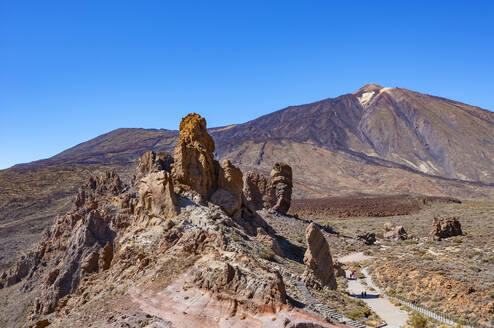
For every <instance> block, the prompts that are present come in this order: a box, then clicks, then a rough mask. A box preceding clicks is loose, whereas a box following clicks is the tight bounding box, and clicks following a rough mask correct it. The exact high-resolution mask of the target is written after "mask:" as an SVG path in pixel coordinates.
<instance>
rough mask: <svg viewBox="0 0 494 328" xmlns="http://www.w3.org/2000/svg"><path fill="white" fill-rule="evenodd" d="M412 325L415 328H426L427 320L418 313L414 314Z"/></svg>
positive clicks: (411, 320) (411, 319)
mask: <svg viewBox="0 0 494 328" xmlns="http://www.w3.org/2000/svg"><path fill="white" fill-rule="evenodd" d="M410 325H411V326H412V327H413V328H426V327H427V318H426V317H424V316H423V315H421V314H420V313H418V312H413V313H412V315H411V316H410Z"/></svg>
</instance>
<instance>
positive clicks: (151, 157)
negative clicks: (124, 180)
mask: <svg viewBox="0 0 494 328" xmlns="http://www.w3.org/2000/svg"><path fill="white" fill-rule="evenodd" d="M172 164H173V157H172V156H171V155H170V154H169V153H166V152H159V153H155V152H154V151H152V150H150V151H148V152H145V153H144V154H143V155H142V156H141V157H140V158H139V159H138V160H137V166H136V173H135V175H134V176H133V177H132V184H136V183H139V182H140V181H141V179H142V178H143V177H145V176H146V175H148V174H149V173H151V172H158V171H167V172H171V169H172Z"/></svg>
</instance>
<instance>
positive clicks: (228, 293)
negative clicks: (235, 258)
mask: <svg viewBox="0 0 494 328" xmlns="http://www.w3.org/2000/svg"><path fill="white" fill-rule="evenodd" d="M195 283H196V284H197V286H199V287H200V288H202V289H205V290H209V291H212V292H213V293H215V294H216V296H217V297H220V298H221V299H223V300H225V299H227V300H231V301H233V302H234V304H233V306H232V307H231V311H232V312H231V315H235V313H236V311H237V310H238V308H239V307H241V308H242V309H247V310H249V311H251V312H263V313H266V312H268V313H276V311H277V310H279V309H280V308H281V307H282V306H283V305H285V304H287V296H286V290H285V284H284V283H283V278H282V277H281V275H280V273H279V272H277V271H275V272H273V273H268V274H266V275H264V276H263V277H262V278H261V279H260V277H256V276H254V275H252V273H248V272H244V271H242V270H241V269H240V268H239V267H238V266H233V265H230V263H225V264H224V266H223V269H217V268H208V269H207V270H203V271H199V272H197V274H196V277H195Z"/></svg>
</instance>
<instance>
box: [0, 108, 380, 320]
mask: <svg viewBox="0 0 494 328" xmlns="http://www.w3.org/2000/svg"><path fill="white" fill-rule="evenodd" d="M213 150H214V142H213V140H212V138H211V137H210V136H209V135H208V134H207V132H206V124H205V120H204V119H203V118H201V117H200V116H199V115H197V114H189V115H188V116H186V117H185V118H184V119H183V120H182V123H181V124H180V140H179V142H178V145H177V147H176V148H175V152H174V153H175V158H174V159H173V166H172V165H170V164H171V161H172V159H171V157H169V156H166V155H165V154H162V153H161V154H156V153H154V152H147V153H145V154H144V155H143V156H142V157H141V158H140V159H139V161H138V165H137V168H136V170H135V175H134V177H133V178H132V181H133V182H132V184H131V185H126V184H124V183H123V182H122V181H121V180H120V177H119V176H118V175H117V174H116V173H115V172H113V171H107V172H105V173H104V174H103V175H102V176H100V177H91V178H89V179H88V181H87V183H86V184H85V185H84V186H82V188H81V189H80V190H79V192H78V194H77V196H76V197H75V201H74V204H73V206H72V207H71V209H70V210H69V211H68V212H67V213H66V214H64V215H61V216H57V218H56V219H55V222H54V224H53V226H52V227H51V228H50V229H49V230H47V231H46V232H45V233H44V235H43V238H42V240H41V242H40V243H39V244H38V245H37V247H36V248H35V249H34V250H32V251H30V252H28V253H27V254H26V255H25V256H23V258H22V259H21V260H19V261H18V262H17V263H16V265H15V266H13V267H12V268H11V269H10V270H9V271H8V272H5V273H3V274H2V275H1V276H0V278H1V280H0V302H1V304H2V309H4V311H1V313H0V326H2V327H46V326H50V327H88V326H94V327H149V328H151V327H156V328H157V327H199V326H201V327H292V328H295V327H320V328H325V327H337V325H333V324H331V322H328V321H327V320H326V319H325V318H324V316H323V314H324V313H322V312H321V310H319V312H318V310H317V309H316V308H314V307H311V306H310V304H304V303H301V301H305V299H303V298H302V297H301V295H300V292H297V288H296V285H295V283H294V282H293V281H292V280H295V279H298V280H301V279H302V277H301V275H300V274H299V271H301V269H302V268H303V264H302V259H301V256H300V247H298V246H295V245H293V244H291V243H290V242H289V241H287V240H284V239H282V238H280V237H278V236H277V235H276V233H275V231H274V229H273V228H272V227H271V226H270V225H269V224H268V223H267V222H266V221H265V219H264V217H263V215H274V214H275V213H276V212H278V211H280V212H278V213H279V215H280V217H281V218H284V219H291V220H295V219H294V218H288V217H285V216H283V211H285V210H286V209H287V208H283V206H279V205H280V202H281V203H282V202H287V204H286V205H287V206H288V207H289V205H290V199H287V198H286V197H289V195H288V193H287V192H286V188H289V187H291V170H290V168H289V166H287V165H286V164H284V163H278V164H277V165H276V166H275V167H274V169H273V173H272V174H271V176H270V178H269V180H268V181H269V183H268V185H267V186H266V185H257V184H256V182H255V181H251V183H249V188H250V189H249V190H250V193H249V195H254V191H255V190H256V188H257V189H259V188H262V189H263V192H262V194H263V197H262V200H269V198H270V197H273V198H274V199H272V200H271V201H272V202H271V203H270V204H275V205H274V206H273V207H272V208H270V212H269V213H271V214H268V213H267V212H265V211H264V212H263V211H258V212H256V211H255V210H253V209H252V207H256V206H257V205H258V204H257V203H256V202H257V201H259V200H256V199H254V198H252V197H247V196H245V197H244V196H242V194H243V190H244V188H243V184H244V180H243V177H242V172H241V171H240V170H239V169H238V168H236V167H235V166H233V165H232V164H231V163H230V162H229V161H227V160H224V161H222V163H221V164H220V163H219V162H217V161H215V160H214V155H213ZM253 174H254V175H255V173H251V176H252V175H253ZM248 176H249V175H248V174H247V175H246V177H248ZM266 179H268V178H266ZM281 189H285V191H284V192H283V191H282V192H281V193H280V192H279V191H280V190H281ZM276 198H277V199H276ZM246 199H249V200H248V201H247V200H246ZM262 200H260V201H261V205H262V206H264V205H263V204H264V203H262ZM268 203H269V202H268ZM270 206H271V205H270ZM312 226H313V229H318V228H315V226H314V224H313V225H312ZM317 232H319V230H317ZM319 236H320V238H321V240H320V242H323V241H324V242H326V241H325V237H324V235H323V234H321V232H319ZM307 242H308V243H310V240H308V241H307ZM327 253H328V254H329V250H327ZM330 259H331V258H330ZM328 265H329V267H330V268H331V269H333V267H332V263H329V264H328ZM294 267H297V269H296V270H294V269H293V268H294ZM307 270H309V272H310V270H312V267H310V268H308V269H307ZM331 275H332V276H333V274H332V273H331ZM286 277H290V279H288V280H290V281H285V279H286ZM292 277H293V278H292ZM306 279H309V278H306ZM311 279H317V278H311ZM333 280H334V279H333ZM310 281H311V282H313V284H311V286H312V285H314V286H319V285H317V281H316V280H310ZM336 284H337V282H336V280H334V281H333V284H332V285H331V286H330V288H323V287H321V286H319V287H317V289H318V293H319V294H321V293H322V294H325V295H326V296H327V297H326V298H328V299H331V300H337V302H338V304H341V306H348V305H357V306H361V305H359V304H360V303H359V302H357V301H354V300H351V299H350V298H349V297H348V296H345V295H344V294H343V293H342V292H341V291H336V290H335V289H336V288H337V285H336ZM311 288H316V287H311ZM345 304H346V305H345ZM303 307H305V308H303ZM365 313H366V317H369V318H370V317H371V316H372V317H373V318H374V319H377V317H375V315H374V314H372V313H371V312H370V311H368V309H367V311H365ZM339 326H341V325H339Z"/></svg>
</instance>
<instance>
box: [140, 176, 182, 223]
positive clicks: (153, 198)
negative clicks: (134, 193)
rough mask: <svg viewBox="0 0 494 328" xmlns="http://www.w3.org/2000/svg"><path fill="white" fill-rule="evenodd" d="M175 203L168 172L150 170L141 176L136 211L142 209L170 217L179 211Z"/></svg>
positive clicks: (156, 214) (171, 181)
mask: <svg viewBox="0 0 494 328" xmlns="http://www.w3.org/2000/svg"><path fill="white" fill-rule="evenodd" d="M177 204H178V202H177V197H176V195H175V191H174V188H173V180H172V176H171V174H170V173H168V172H167V171H164V170H163V171H158V172H151V173H149V174H148V175H146V176H145V177H143V178H141V184H140V185H139V203H138V204H137V211H139V210H141V209H143V210H145V211H146V212H147V213H148V214H151V215H155V216H161V217H164V218H171V217H173V216H175V215H177V214H178V213H179V208H178V206H177Z"/></svg>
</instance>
